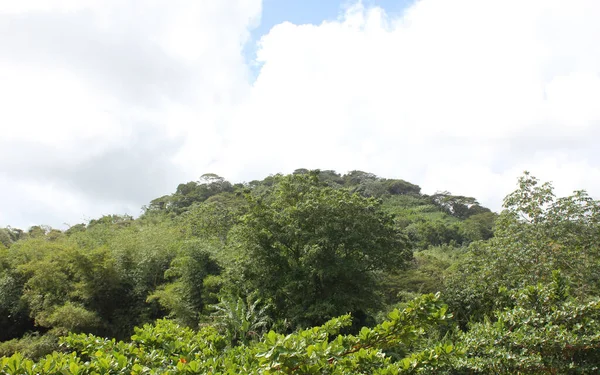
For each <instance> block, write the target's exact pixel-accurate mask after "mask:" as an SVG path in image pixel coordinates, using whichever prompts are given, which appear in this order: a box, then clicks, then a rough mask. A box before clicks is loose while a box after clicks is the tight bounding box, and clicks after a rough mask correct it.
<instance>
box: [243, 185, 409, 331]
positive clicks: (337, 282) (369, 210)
mask: <svg viewBox="0 0 600 375" xmlns="http://www.w3.org/2000/svg"><path fill="white" fill-rule="evenodd" d="M249 199H250V207H249V213H248V214H247V215H246V216H245V218H244V222H243V227H241V230H240V233H239V235H238V238H237V241H238V244H239V245H238V246H239V247H240V250H242V251H243V250H245V251H246V252H247V255H246V262H245V264H244V265H243V267H244V268H243V271H242V272H243V278H244V282H245V283H246V284H247V285H246V286H247V289H253V290H257V291H258V293H260V296H261V298H262V299H263V300H265V301H269V302H270V303H272V304H273V305H274V308H275V312H276V314H277V316H276V317H277V318H288V319H289V320H290V321H292V322H293V323H294V324H296V325H299V326H309V325H314V324H319V323H322V322H325V321H326V320H328V319H330V318H332V317H334V316H337V315H340V314H343V313H346V312H356V313H358V312H361V311H362V312H365V311H366V310H368V309H369V308H372V307H375V306H376V305H377V303H378V300H377V299H378V296H377V294H376V285H377V282H376V278H375V277H374V276H375V273H374V272H375V271H378V270H384V269H395V268H400V267H403V266H404V264H405V263H406V261H407V260H408V259H410V256H411V254H410V251H409V249H408V245H407V242H406V240H405V238H403V236H402V235H401V234H400V233H398V232H397V231H396V230H395V228H394V226H393V222H392V219H391V217H390V216H388V215H386V214H385V213H383V212H382V211H381V210H380V207H379V203H378V202H377V201H376V200H374V199H370V198H369V199H368V198H363V197H361V196H359V195H357V194H352V193H350V192H349V191H347V190H344V189H333V188H330V187H326V186H323V185H322V184H321V183H319V180H318V176H317V175H315V174H308V175H307V174H304V175H300V174H297V175H291V176H277V178H276V179H275V184H274V186H273V188H272V191H270V192H269V193H268V194H266V195H264V196H262V197H256V196H249Z"/></svg>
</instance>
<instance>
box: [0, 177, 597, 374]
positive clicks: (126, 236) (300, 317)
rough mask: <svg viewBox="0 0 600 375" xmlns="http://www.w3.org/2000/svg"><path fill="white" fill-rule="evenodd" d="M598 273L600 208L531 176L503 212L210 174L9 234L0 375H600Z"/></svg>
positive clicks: (1, 287) (404, 194) (3, 243)
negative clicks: (101, 212)
mask: <svg viewBox="0 0 600 375" xmlns="http://www.w3.org/2000/svg"><path fill="white" fill-rule="evenodd" d="M598 275H600V204H599V202H598V201H595V200H593V199H592V198H590V197H589V196H587V194H586V193H585V192H584V191H578V192H575V193H574V194H573V195H572V196H569V197H564V198H556V197H555V196H554V194H553V190H552V186H551V185H550V184H548V183H544V184H541V183H540V182H539V181H538V180H537V179H535V178H534V177H532V176H530V175H529V174H527V173H526V174H524V175H523V176H522V177H521V178H520V179H519V180H518V186H517V189H516V190H515V191H514V192H512V193H510V194H508V195H507V197H506V199H505V206H504V210H503V211H502V212H501V213H500V214H496V213H493V212H491V211H490V210H489V209H487V208H485V207H482V206H481V205H479V203H478V202H477V201H476V199H475V198H472V197H465V196H460V195H452V194H450V193H448V192H440V193H436V194H433V195H425V194H422V193H421V191H420V188H419V186H417V185H414V184H412V183H410V182H407V181H404V180H398V179H386V178H380V177H377V176H375V175H373V174H370V173H366V172H361V171H352V172H349V173H347V174H344V175H342V174H338V173H336V172H334V171H320V170H312V171H309V170H305V169H299V170H296V171H295V172H294V173H293V174H290V175H275V176H269V177H266V178H265V179H263V180H260V181H251V182H248V183H243V184H242V183H239V184H232V183H230V182H228V181H226V180H224V179H223V178H221V177H219V176H217V175H214V174H206V175H203V176H202V177H201V178H200V179H199V181H192V182H188V183H182V184H180V185H179V186H178V187H177V189H176V191H175V192H174V193H172V194H170V195H167V196H163V197H160V198H157V199H154V200H153V201H151V202H149V204H148V205H147V206H145V207H144V208H143V213H142V214H141V215H140V217H139V218H137V219H134V218H133V217H130V216H126V215H107V216H104V217H101V218H98V219H94V220H91V221H90V222H89V223H85V224H78V225H74V226H72V227H70V228H69V229H67V230H65V231H60V230H56V229H52V228H49V227H45V226H35V227H32V228H29V229H28V230H26V231H24V230H19V229H14V228H10V227H8V228H3V229H0V341H2V342H1V343H0V357H1V356H2V355H5V356H11V357H6V358H4V359H0V373H8V374H20V373H44V374H46V373H48V374H50V373H65V374H67V373H68V374H71V373H73V374H75V373H78V374H83V373H85V374H88V373H89V374H92V373H124V372H127V373H156V374H159V373H160V374H162V373H173V374H179V373H181V374H183V373H215V374H217V373H257V374H258V373H261V374H274V373H287V374H322V373H330V374H346V373H365V374H367V373H369V374H370V373H380V374H392V373H394V374H397V373H419V372H422V373H448V374H464V373H470V374H473V373H481V374H486V373H506V374H511V373H548V374H554V373H569V372H570V371H571V370H569V369H577V371H579V372H580V373H597V372H598V370H599V369H600V367H599V366H600V334H599V333H598V332H600V301H599V300H598V296H599V291H600V277H599V276H598ZM346 314H349V315H346ZM145 324H146V325H145ZM143 325H145V326H144V328H136V327H141V326H143ZM87 334H91V335H92V336H87ZM132 334H133V336H132ZM105 338H108V339H105ZM111 339H115V340H124V341H122V342H121V341H119V342H115V341H111ZM53 351H54V353H53V354H52V355H51V356H49V357H46V358H45V359H42V358H43V357H44V356H45V355H46V354H48V353H51V352H53ZM14 353H17V354H14ZM22 356H25V357H28V358H29V359H28V360H23V359H22Z"/></svg>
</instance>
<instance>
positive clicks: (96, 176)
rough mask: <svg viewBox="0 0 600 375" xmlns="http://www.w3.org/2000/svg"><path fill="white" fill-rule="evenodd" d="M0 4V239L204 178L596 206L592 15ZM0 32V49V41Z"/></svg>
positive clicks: (597, 34)
mask: <svg viewBox="0 0 600 375" xmlns="http://www.w3.org/2000/svg"><path fill="white" fill-rule="evenodd" d="M260 8H261V4H260V1H259V0H207V1H201V2H189V1H183V0H182V1H173V2H168V3H167V2H162V1H151V2H137V1H112V2H104V1H103V2H98V1H86V2H80V1H31V2H14V1H10V0H4V1H2V0H0V82H2V85H0V103H2V110H1V111H0V130H1V136H0V159H1V160H3V163H2V165H1V166H0V206H1V207H2V209H1V211H2V213H1V214H0V226H2V225H7V224H11V225H18V226H27V225H31V224H37V223H49V224H52V225H59V224H60V223H62V222H69V223H70V224H72V223H74V222H78V221H81V220H82V219H86V218H90V217H95V216H97V215H101V214H105V213H112V212H123V211H128V212H130V213H134V214H135V213H136V212H137V208H138V207H140V206H141V205H143V204H145V203H147V202H148V201H149V200H150V199H152V198H154V197H156V196H158V195H160V194H165V193H168V192H170V191H173V189H174V188H175V186H176V185H177V184H178V183H179V182H184V181H188V180H191V179H195V178H197V177H198V176H199V175H201V174H202V173H205V172H214V173H218V174H221V175H223V176H225V177H227V178H229V179H232V180H236V181H238V180H250V179H255V178H262V177H264V176H265V175H267V174H269V173H276V172H291V171H292V170H294V169H296V168H300V167H305V168H321V169H335V170H337V171H339V172H346V171H348V170H352V169H362V170H365V171H369V172H374V173H377V174H379V175H381V176H384V177H399V178H403V179H406V180H409V181H411V182H414V183H417V184H420V185H421V186H422V187H423V188H424V190H425V191H426V192H434V191H436V190H450V191H452V192H453V193H457V194H464V195H471V196H475V197H477V198H478V199H479V200H480V201H482V203H484V204H487V205H490V206H491V207H493V208H495V209H497V208H499V205H500V203H501V200H502V198H503V196H504V195H505V194H507V193H508V192H510V191H511V190H512V189H513V187H514V186H515V182H516V177H517V176H518V175H519V174H520V173H521V171H523V170H525V169H528V170H531V172H532V173H533V174H534V175H537V176H539V177H540V178H542V179H544V180H553V181H554V182H555V185H556V186H557V188H558V189H559V192H561V193H562V194H567V193H569V191H570V190H573V189H579V188H587V189H589V190H590V192H591V193H592V194H593V195H595V196H596V197H600V190H599V189H600V188H599V187H598V185H597V181H600V153H599V152H598V151H597V145H596V143H597V141H596V140H597V139H600V107H599V106H598V105H597V103H600V50H599V49H598V48H597V46H598V45H599V44H600V23H598V22H597V20H598V18H600V3H598V2H597V1H596V0H572V1H569V2H566V1H562V0H530V1H518V0H505V1H498V0H454V1H447V0H421V1H418V2H416V3H415V4H414V5H413V6H412V7H410V8H409V9H407V10H406V11H405V13H404V14H403V15H402V16H398V17H390V16H388V15H387V14H386V13H385V12H384V11H383V10H381V9H379V8H365V7H363V6H362V5H361V4H360V3H359V4H357V5H355V6H352V7H349V8H348V9H347V11H346V12H345V13H344V14H343V15H342V16H341V17H340V19H338V20H337V21H330V22H324V23H322V24H319V25H294V24H291V23H282V24H280V25H277V26H275V27H274V28H273V29H272V30H271V31H270V32H269V33H268V34H267V35H265V36H264V37H263V38H262V39H261V41H260V43H259V46H258V51H257V58H258V62H259V63H260V64H261V65H262V68H261V69H260V71H259V74H258V75H257V79H256V81H255V82H254V83H253V84H250V83H249V82H248V80H249V78H248V77H249V74H248V70H249V66H248V65H247V63H246V62H245V61H244V58H243V55H242V48H243V45H244V43H245V42H246V41H247V40H248V37H249V29H250V28H251V27H252V26H253V25H256V23H257V22H258V19H259V17H260ZM3 30H4V31H6V30H9V31H10V32H3Z"/></svg>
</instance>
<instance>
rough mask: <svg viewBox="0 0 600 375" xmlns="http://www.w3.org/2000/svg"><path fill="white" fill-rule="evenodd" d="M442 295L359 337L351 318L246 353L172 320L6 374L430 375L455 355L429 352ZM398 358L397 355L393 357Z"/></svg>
mask: <svg viewBox="0 0 600 375" xmlns="http://www.w3.org/2000/svg"><path fill="white" fill-rule="evenodd" d="M448 318H449V315H448V314H447V313H446V309H445V307H444V306H443V304H441V303H440V302H439V300H438V298H437V297H436V296H433V295H428V296H424V297H422V298H420V299H418V300H415V301H414V302H412V303H411V304H410V305H409V306H408V307H407V308H405V309H404V310H402V311H397V310H396V311H394V312H392V313H391V314H390V320H389V321H386V322H384V323H382V324H381V325H378V326H376V327H374V328H371V329H369V328H363V329H362V330H361V331H360V333H359V334H358V335H356V336H353V335H341V334H339V332H340V331H341V330H342V329H343V328H344V327H346V326H348V325H349V324H351V319H350V317H349V316H348V315H346V316H343V317H341V318H336V319H333V320H331V321H329V322H327V323H325V324H324V325H323V326H320V327H314V328H311V329H308V330H304V331H299V332H297V333H293V334H290V335H280V334H277V333H275V332H269V333H268V334H266V335H265V336H264V337H263V338H262V340H260V341H258V342H250V343H248V345H246V346H239V347H230V348H226V344H227V340H226V339H225V337H223V336H221V335H219V334H218V333H217V332H216V331H215V329H214V328H212V327H204V328H202V329H200V330H199V331H198V332H194V331H192V330H190V329H189V328H185V327H181V326H179V325H177V324H175V323H174V322H172V321H168V320H160V321H158V322H157V323H156V324H155V325H145V326H144V327H143V328H137V329H136V330H135V334H134V335H133V336H132V337H131V341H130V342H122V341H119V342H117V341H115V340H108V339H102V338H99V337H96V336H92V335H84V334H70V335H69V336H68V337H66V338H64V339H62V345H63V351H62V352H55V353H52V354H51V355H48V356H46V357H44V358H41V359H40V360H38V361H32V360H29V359H25V358H23V357H22V355H20V354H15V355H13V356H11V357H6V358H2V359H0V373H3V374H8V375H16V374H40V375H43V374H109V373H115V374H116V373H131V374H206V373H210V374H275V373H283V374H398V373H409V374H414V373H428V372H431V370H432V369H436V368H443V367H445V366H446V365H447V364H448V363H449V361H450V359H451V358H452V357H453V356H455V355H456V350H455V348H454V347H453V346H452V345H451V344H440V345H436V346H434V347H431V348H425V349H422V348H421V345H422V344H424V341H423V340H422V338H423V334H424V332H426V331H427V328H428V327H430V326H432V325H436V324H439V323H440V322H445V321H446V320H447V319H448ZM390 353H394V355H392V354H390Z"/></svg>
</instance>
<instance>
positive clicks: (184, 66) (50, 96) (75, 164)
mask: <svg viewBox="0 0 600 375" xmlns="http://www.w3.org/2000/svg"><path fill="white" fill-rule="evenodd" d="M260 9H261V4H260V0H227V1H224V0H206V1H201V2H190V1H184V0H181V1H169V2H168V3H167V2H163V1H144V2H140V1H64V0H63V1H56V0H53V1H47V0H44V1H27V2H14V1H11V0H0V82H1V84H0V103H1V104H0V105H1V107H2V110H1V111H0V160H2V164H1V165H0V207H2V208H1V210H2V215H1V216H0V226H2V225H13V226H23V227H26V226H29V225H33V224H39V223H47V224H51V225H59V226H60V225H61V223H63V222H68V223H71V224H73V223H76V222H80V221H82V220H85V219H89V218H93V217H96V216H98V215H102V214H106V213H123V212H129V213H133V214H137V213H138V212H139V210H140V207H141V205H143V204H146V203H147V202H148V201H149V200H150V199H153V198H155V197H157V196H159V195H162V194H166V193H169V192H171V191H172V190H173V189H174V188H175V186H176V185H177V184H178V183H179V182H182V181H185V180H187V179H190V178H194V177H193V175H192V176H190V171H189V170H186V169H185V168H184V167H185V166H184V165H181V163H178V160H179V159H181V158H182V155H183V154H184V151H185V147H187V146H186V145H187V144H188V142H186V139H194V138H200V137H205V136H208V137H210V140H208V141H207V142H206V143H208V144H219V143H221V140H220V138H219V134H218V126H219V124H218V123H217V122H215V119H218V118H220V117H222V116H223V114H224V113H229V112H230V108H231V106H232V103H234V102H235V100H239V97H240V95H241V93H243V92H244V91H245V90H247V89H248V87H249V82H248V78H247V77H248V68H247V67H246V66H245V63H244V59H243V56H242V53H241V48H240V46H241V45H243V43H244V41H245V40H247V39H248V38H249V27H250V26H251V25H252V24H254V23H256V22H257V20H258V18H259V16H260ZM189 143H193V142H189ZM204 150H205V151H204V152H203V151H202V150H200V152H195V153H194V154H193V155H190V154H188V155H186V156H187V157H188V160H187V162H189V163H190V164H196V165H206V164H207V163H208V162H210V160H211V159H212V158H213V156H212V154H211V152H210V151H211V150H210V149H208V148H207V149H204ZM191 173H195V171H191Z"/></svg>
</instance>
